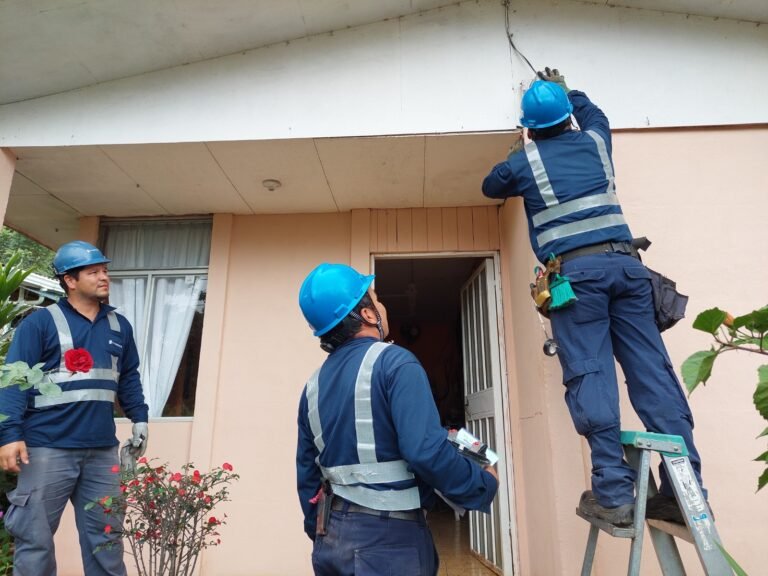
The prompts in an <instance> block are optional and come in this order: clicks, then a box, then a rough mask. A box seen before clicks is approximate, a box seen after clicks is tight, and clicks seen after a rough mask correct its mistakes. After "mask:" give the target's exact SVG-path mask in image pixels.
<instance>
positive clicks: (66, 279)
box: [64, 274, 77, 290]
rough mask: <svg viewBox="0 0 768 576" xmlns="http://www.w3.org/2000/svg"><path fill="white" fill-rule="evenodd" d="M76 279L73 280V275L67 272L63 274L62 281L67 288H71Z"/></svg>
mask: <svg viewBox="0 0 768 576" xmlns="http://www.w3.org/2000/svg"><path fill="white" fill-rule="evenodd" d="M76 282H77V280H75V278H74V276H70V275H69V274H64V283H65V284H66V285H67V288H69V289H70V290H72V289H73V288H74V287H75V283H76Z"/></svg>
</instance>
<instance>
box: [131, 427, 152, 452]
mask: <svg viewBox="0 0 768 576" xmlns="http://www.w3.org/2000/svg"><path fill="white" fill-rule="evenodd" d="M148 441H149V425H148V424H147V423H146V422H134V424H133V437H132V438H131V439H130V440H129V441H128V442H130V443H131V448H130V452H131V454H132V455H133V456H134V457H136V458H141V457H142V456H143V455H144V452H146V451H147V442H148Z"/></svg>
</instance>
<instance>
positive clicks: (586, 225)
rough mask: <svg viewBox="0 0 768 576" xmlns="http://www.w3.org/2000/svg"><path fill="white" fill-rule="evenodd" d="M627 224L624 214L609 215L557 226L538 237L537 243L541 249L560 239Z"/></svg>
mask: <svg viewBox="0 0 768 576" xmlns="http://www.w3.org/2000/svg"><path fill="white" fill-rule="evenodd" d="M626 225H627V222H626V220H624V216H623V215H622V214H608V215H607V216H596V217H595V218H587V219H586V220H579V221H578V222H571V223H570V224H563V225H562V226H556V227H554V228H550V229H549V230H547V231H546V232H542V233H541V234H539V235H538V236H536V242H538V244H539V247H542V246H544V245H545V244H546V243H547V242H552V241H553V240H558V239H560V238H566V237H567V236H575V235H576V234H581V233H582V232H592V231H594V230H600V229H602V228H609V227H610V226H626Z"/></svg>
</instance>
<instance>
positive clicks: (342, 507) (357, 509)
mask: <svg viewBox="0 0 768 576" xmlns="http://www.w3.org/2000/svg"><path fill="white" fill-rule="evenodd" d="M331 510H336V511H337V512H345V513H346V512H353V513H355V514H368V515H369V516H376V517H378V518H395V519H396V520H410V521H411V522H418V521H419V520H423V519H424V511H423V510H421V509H419V510H374V509H373V508H368V507H367V506H361V505H360V504H354V503H353V502H348V501H347V500H343V499H342V498H338V497H337V498H334V499H333V502H332V503H331Z"/></svg>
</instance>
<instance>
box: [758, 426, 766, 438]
mask: <svg viewBox="0 0 768 576" xmlns="http://www.w3.org/2000/svg"><path fill="white" fill-rule="evenodd" d="M763 436H768V428H766V429H765V430H763V431H762V432H761V433H760V435H759V436H758V438H762V437H763Z"/></svg>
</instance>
